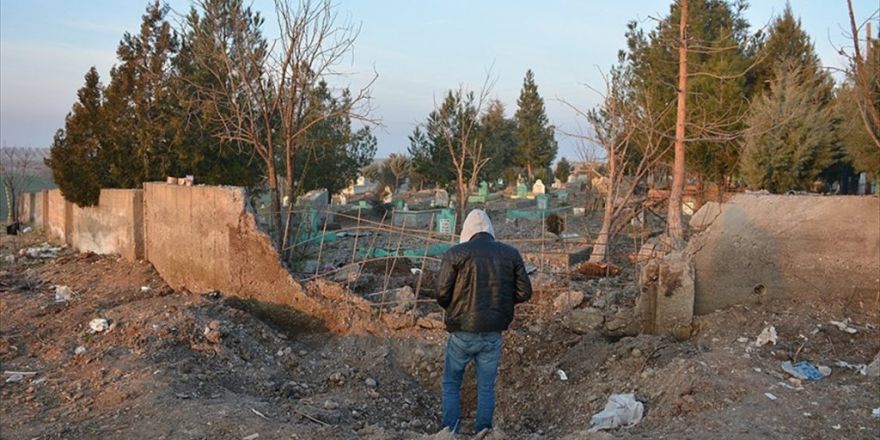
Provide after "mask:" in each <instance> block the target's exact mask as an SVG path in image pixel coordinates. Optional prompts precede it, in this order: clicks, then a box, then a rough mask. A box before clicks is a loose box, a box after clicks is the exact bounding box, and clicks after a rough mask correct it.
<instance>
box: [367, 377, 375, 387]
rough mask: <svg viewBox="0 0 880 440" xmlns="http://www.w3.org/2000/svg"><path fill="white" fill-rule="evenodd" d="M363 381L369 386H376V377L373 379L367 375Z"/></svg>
mask: <svg viewBox="0 0 880 440" xmlns="http://www.w3.org/2000/svg"><path fill="white" fill-rule="evenodd" d="M364 383H365V384H366V385H367V386H368V387H370V388H376V386H377V385H378V383H376V379H373V378H372V377H368V378H367V380H365V381H364Z"/></svg>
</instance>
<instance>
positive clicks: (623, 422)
mask: <svg viewBox="0 0 880 440" xmlns="http://www.w3.org/2000/svg"><path fill="white" fill-rule="evenodd" d="M644 412H645V406H644V405H642V402H639V401H638V400H636V396H635V395H633V394H612V395H611V397H609V398H608V403H606V404H605V409H603V410H602V411H601V412H599V413H596V414H594V415H593V417H592V418H591V419H590V425H591V427H590V432H598V431H601V430H603V429H614V428H617V427H620V426H626V427H630V426H635V425H636V424H638V423H639V422H641V421H642V414H644Z"/></svg>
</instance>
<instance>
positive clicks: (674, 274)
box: [636, 252, 694, 339]
mask: <svg viewBox="0 0 880 440" xmlns="http://www.w3.org/2000/svg"><path fill="white" fill-rule="evenodd" d="M639 286H640V289H641V294H640V295H639V298H638V301H637V304H636V309H637V312H636V313H637V315H639V316H640V319H641V320H642V331H644V332H646V333H652V334H672V335H674V336H676V337H677V338H679V339H686V338H687V337H688V336H690V332H691V322H692V321H693V317H694V266H693V262H692V260H691V257H690V255H688V254H685V253H683V252H673V253H670V254H667V255H665V256H663V257H661V258H654V259H651V260H649V261H648V262H647V264H645V266H644V267H642V271H641V274H640V276H639Z"/></svg>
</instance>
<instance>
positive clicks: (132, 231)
mask: <svg viewBox="0 0 880 440" xmlns="http://www.w3.org/2000/svg"><path fill="white" fill-rule="evenodd" d="M143 194H144V192H143V190H140V189H102V190H101V194H100V197H99V200H98V204H97V205H96V206H90V207H86V208H80V207H79V206H76V205H73V206H72V207H71V209H72V222H71V231H70V232H69V233H68V235H69V239H70V245H71V246H73V247H74V248H75V249H76V250H79V251H83V252H94V253H96V254H118V255H121V256H122V257H124V258H125V259H127V260H130V261H134V260H139V259H143V258H144V239H143V230H144V196H143Z"/></svg>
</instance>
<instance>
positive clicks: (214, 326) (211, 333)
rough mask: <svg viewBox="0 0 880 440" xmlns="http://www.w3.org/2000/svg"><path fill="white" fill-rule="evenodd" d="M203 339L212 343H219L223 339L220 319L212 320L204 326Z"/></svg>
mask: <svg viewBox="0 0 880 440" xmlns="http://www.w3.org/2000/svg"><path fill="white" fill-rule="evenodd" d="M203 334H204V335H205V340H207V341H208V342H210V343H212V344H219V343H220V342H221V341H222V340H223V333H222V332H221V331H220V321H217V320H214V321H211V322H209V323H208V325H207V326H205V330H204V331H203Z"/></svg>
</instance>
